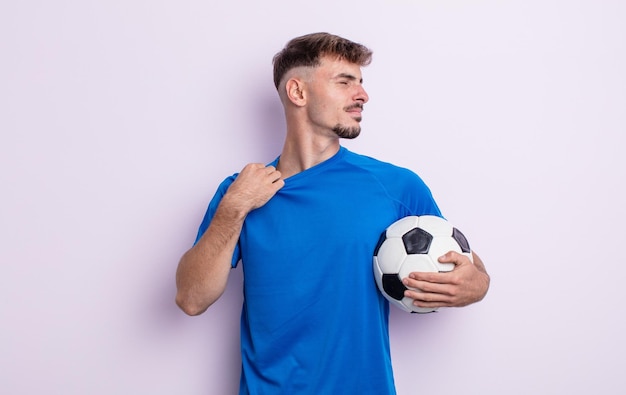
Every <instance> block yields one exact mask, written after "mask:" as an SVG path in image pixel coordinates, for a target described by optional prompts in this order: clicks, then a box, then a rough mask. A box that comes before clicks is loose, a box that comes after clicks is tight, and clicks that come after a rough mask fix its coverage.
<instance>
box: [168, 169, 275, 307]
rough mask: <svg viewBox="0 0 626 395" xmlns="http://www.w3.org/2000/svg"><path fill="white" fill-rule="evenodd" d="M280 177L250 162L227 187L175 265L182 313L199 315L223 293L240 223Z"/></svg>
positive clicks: (268, 196)
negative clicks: (205, 225)
mask: <svg viewBox="0 0 626 395" xmlns="http://www.w3.org/2000/svg"><path fill="white" fill-rule="evenodd" d="M280 177H281V174H280V172H279V171H278V170H276V169H275V168H274V167H273V166H267V167H266V166H264V165H262V164H259V163H253V164H249V165H247V166H246V167H244V169H243V170H242V171H241V173H239V175H238V176H237V178H236V179H235V181H233V183H232V184H231V186H230V187H229V188H228V190H227V191H226V193H225V194H224V197H223V198H222V200H221V202H220V204H219V206H218V208H217V210H216V212H215V215H214V216H213V219H212V220H211V223H210V225H209V227H208V228H207V230H206V231H205V232H204V234H203V235H202V237H201V238H200V240H198V242H197V243H196V245H195V246H193V247H192V248H191V249H189V251H187V252H186V253H185V254H184V255H183V256H182V258H181V260H180V262H179V264H178V269H177V271H176V287H177V293H176V304H177V305H178V306H179V307H180V308H181V309H182V310H183V311H184V312H185V313H187V314H189V315H198V314H202V313H203V312H204V311H206V309H208V308H209V306H211V305H212V304H213V303H214V302H215V301H216V300H217V299H219V297H220V296H221V295H222V293H224V290H225V289H226V283H227V280H228V274H229V273H230V268H231V261H232V257H233V252H234V250H235V246H236V245H237V240H238V239H239V235H240V233H241V228H242V226H243V222H244V220H245V218H246V216H247V215H248V213H249V212H250V211H252V210H254V209H256V208H259V207H261V206H263V205H264V204H265V203H267V202H268V201H269V200H270V199H271V198H272V196H274V194H276V192H277V191H278V190H279V189H280V188H282V187H283V185H284V184H285V183H284V181H283V180H282V179H281V178H280Z"/></svg>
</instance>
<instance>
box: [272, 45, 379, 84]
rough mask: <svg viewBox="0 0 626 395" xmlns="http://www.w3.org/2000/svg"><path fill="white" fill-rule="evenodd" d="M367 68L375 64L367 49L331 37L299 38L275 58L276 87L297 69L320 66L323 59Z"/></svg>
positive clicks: (286, 46)
mask: <svg viewBox="0 0 626 395" xmlns="http://www.w3.org/2000/svg"><path fill="white" fill-rule="evenodd" d="M327 55H330V56H336V57H337V58H338V59H342V60H347V61H348V62H351V63H355V64H358V65H360V66H367V65H368V64H370V62H371V61H372V51H371V50H370V49H368V48H367V47H365V46H363V45H361V44H358V43H355V42H352V41H350V40H347V39H345V38H343V37H339V36H335V35H333V34H329V33H312V34H307V35H304V36H300V37H296V38H294V39H292V40H291V41H289V42H288V43H287V45H285V48H283V49H282V50H281V51H280V52H279V53H277V54H276V55H274V59H273V64H274V85H275V86H276V89H278V86H279V85H280V81H281V80H282V78H283V77H284V76H285V74H286V73H287V72H288V71H289V70H291V69H293V68H294V67H300V66H308V67H313V66H318V65H319V64H320V58H321V57H322V56H327Z"/></svg>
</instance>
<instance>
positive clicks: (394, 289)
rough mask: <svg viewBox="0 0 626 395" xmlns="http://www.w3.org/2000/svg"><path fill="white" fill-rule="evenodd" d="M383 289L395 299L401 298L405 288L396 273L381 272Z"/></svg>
mask: <svg viewBox="0 0 626 395" xmlns="http://www.w3.org/2000/svg"><path fill="white" fill-rule="evenodd" d="M383 289H384V290H385V292H386V293H387V295H389V296H391V297H392V298H394V299H395V300H402V298H404V291H406V290H407V288H406V287H405V286H404V284H402V281H401V280H400V277H398V275H397V274H383Z"/></svg>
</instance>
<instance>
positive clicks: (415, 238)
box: [402, 228, 433, 254]
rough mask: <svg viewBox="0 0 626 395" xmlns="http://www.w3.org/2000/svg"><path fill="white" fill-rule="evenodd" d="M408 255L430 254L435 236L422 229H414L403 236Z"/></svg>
mask: <svg viewBox="0 0 626 395" xmlns="http://www.w3.org/2000/svg"><path fill="white" fill-rule="evenodd" d="M402 241H403V242H404V248H406V253H407V254H428V250H429V249H430V243H431V242H432V241H433V236H432V235H431V234H430V233H428V232H426V231H425V230H424V229H421V228H413V229H411V230H409V231H408V232H406V233H405V234H404V236H402Z"/></svg>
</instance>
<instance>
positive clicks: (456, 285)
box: [403, 252, 491, 307]
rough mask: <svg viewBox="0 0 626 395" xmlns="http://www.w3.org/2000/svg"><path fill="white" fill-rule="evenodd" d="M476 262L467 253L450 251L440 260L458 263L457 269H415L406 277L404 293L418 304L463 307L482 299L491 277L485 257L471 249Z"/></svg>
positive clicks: (423, 305)
mask: <svg viewBox="0 0 626 395" xmlns="http://www.w3.org/2000/svg"><path fill="white" fill-rule="evenodd" d="M472 259H473V261H474V263H473V264H472V262H471V261H470V260H469V258H468V257H466V256H465V255H462V254H459V253H456V252H448V253H447V254H445V255H443V256H442V257H441V258H439V261H440V262H442V263H443V262H451V263H454V264H455V268H454V270H452V271H450V272H446V273H425V272H413V273H410V274H409V277H407V278H405V279H404V280H403V283H404V285H405V286H407V287H412V288H417V289H420V290H421V292H420V291H413V290H407V291H405V296H407V297H409V298H412V299H414V300H415V301H414V303H415V305H416V306H419V307H461V306H467V305H469V304H472V303H476V302H478V301H480V300H482V299H483V298H484V297H485V295H486V294H487V291H488V290H489V283H490V281H491V279H490V277H489V274H487V270H486V269H485V265H484V263H483V261H482V260H481V259H480V257H479V256H478V255H476V254H475V253H474V252H472Z"/></svg>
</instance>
